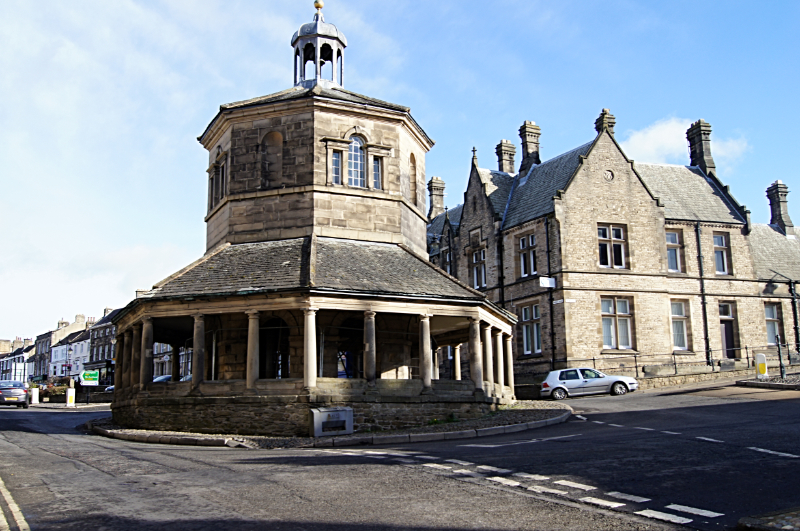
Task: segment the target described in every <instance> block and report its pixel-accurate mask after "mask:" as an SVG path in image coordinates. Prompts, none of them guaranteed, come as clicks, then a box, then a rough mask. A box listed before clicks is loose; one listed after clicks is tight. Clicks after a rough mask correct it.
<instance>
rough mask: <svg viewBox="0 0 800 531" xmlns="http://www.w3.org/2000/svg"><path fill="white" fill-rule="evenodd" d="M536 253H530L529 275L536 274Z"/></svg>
mask: <svg viewBox="0 0 800 531" xmlns="http://www.w3.org/2000/svg"><path fill="white" fill-rule="evenodd" d="M536 271H537V269H536V251H531V274H532V275H533V274H536Z"/></svg>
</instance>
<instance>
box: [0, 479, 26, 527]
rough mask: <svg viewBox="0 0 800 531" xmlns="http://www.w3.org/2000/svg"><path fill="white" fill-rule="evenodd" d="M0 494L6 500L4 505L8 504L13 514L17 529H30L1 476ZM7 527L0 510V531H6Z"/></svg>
mask: <svg viewBox="0 0 800 531" xmlns="http://www.w3.org/2000/svg"><path fill="white" fill-rule="evenodd" d="M0 494H2V495H3V499H5V500H6V505H8V508H9V509H10V510H11V514H12V515H13V516H14V520H15V521H16V522H17V529H19V531H31V528H30V527H28V522H26V521H25V517H24V516H22V511H20V510H19V505H17V502H15V501H14V498H12V497H11V493H10V492H8V489H7V488H6V484H5V483H3V479H2V478H0ZM8 529H9V528H8V522H6V519H5V517H4V516H3V513H2V511H0V531H8Z"/></svg>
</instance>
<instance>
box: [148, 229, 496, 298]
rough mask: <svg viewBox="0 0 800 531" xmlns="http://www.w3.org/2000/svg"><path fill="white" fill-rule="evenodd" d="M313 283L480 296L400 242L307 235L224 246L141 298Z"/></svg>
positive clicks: (358, 290)
mask: <svg viewBox="0 0 800 531" xmlns="http://www.w3.org/2000/svg"><path fill="white" fill-rule="evenodd" d="M312 254H313V257H312ZM311 263H314V264H315V266H314V267H311V266H310V264H311ZM312 289H313V290H315V291H320V290H322V291H346V292H353V293H369V294H378V295H388V296H391V295H401V296H405V297H409V296H410V297H426V298H458V299H470V300H479V301H482V300H484V296H483V295H482V294H480V293H479V292H476V291H473V290H471V289H469V288H468V287H466V286H464V285H462V284H461V283H460V282H458V281H457V280H455V279H454V278H452V277H450V276H448V275H446V274H444V273H443V272H442V271H440V270H439V269H437V268H435V267H434V266H433V265H432V264H430V263H429V262H427V261H426V260H423V259H421V258H419V257H417V256H416V255H414V254H413V253H411V252H410V251H408V250H406V249H404V248H403V247H401V246H398V245H393V244H382V243H370V242H358V241H352V240H339V239H334V238H316V240H315V243H314V244H312V242H311V238H308V237H307V238H297V239H293V240H281V241H272V242H261V243H248V244H238V245H229V246H226V247H224V248H222V249H220V250H218V251H217V252H215V253H211V254H210V255H208V256H207V257H204V258H203V259H201V260H199V261H197V262H195V263H194V264H192V265H190V266H189V267H187V268H185V269H184V270H182V271H179V272H178V273H176V274H175V275H173V276H172V277H170V278H168V279H166V280H164V281H163V282H161V283H160V284H157V285H156V286H154V288H153V289H152V290H151V291H149V292H147V293H144V294H142V295H140V296H139V300H148V299H150V300H154V299H167V298H190V297H210V296H227V295H237V294H238V295H244V294H250V293H269V292H277V291H308V290H312Z"/></svg>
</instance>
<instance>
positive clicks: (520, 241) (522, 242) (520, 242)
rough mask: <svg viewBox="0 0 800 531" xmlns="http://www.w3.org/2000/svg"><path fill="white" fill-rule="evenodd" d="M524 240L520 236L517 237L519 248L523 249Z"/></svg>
mask: <svg viewBox="0 0 800 531" xmlns="http://www.w3.org/2000/svg"><path fill="white" fill-rule="evenodd" d="M525 242H526V240H525V238H520V239H519V248H520V249H524V248H525Z"/></svg>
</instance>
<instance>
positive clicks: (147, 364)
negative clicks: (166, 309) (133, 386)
mask: <svg viewBox="0 0 800 531" xmlns="http://www.w3.org/2000/svg"><path fill="white" fill-rule="evenodd" d="M141 363H142V365H141V367H140V368H139V377H140V378H141V379H140V380H139V383H140V384H142V385H144V384H149V383H152V382H153V319H151V318H150V317H144V318H142V361H141Z"/></svg>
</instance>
